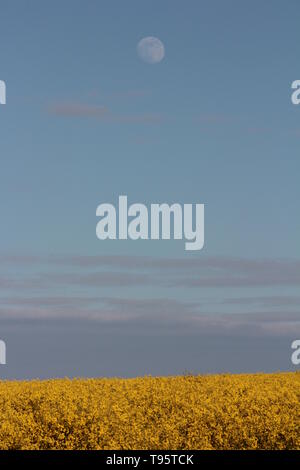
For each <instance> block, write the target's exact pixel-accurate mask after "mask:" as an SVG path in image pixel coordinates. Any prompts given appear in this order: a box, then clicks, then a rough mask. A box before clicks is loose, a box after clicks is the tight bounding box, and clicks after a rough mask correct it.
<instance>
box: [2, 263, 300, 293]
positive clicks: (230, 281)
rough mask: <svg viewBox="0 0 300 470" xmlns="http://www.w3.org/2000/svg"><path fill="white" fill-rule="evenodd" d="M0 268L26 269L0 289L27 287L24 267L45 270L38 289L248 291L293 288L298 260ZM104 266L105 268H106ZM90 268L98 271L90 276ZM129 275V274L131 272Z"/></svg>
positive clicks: (38, 279)
mask: <svg viewBox="0 0 300 470" xmlns="http://www.w3.org/2000/svg"><path fill="white" fill-rule="evenodd" d="M0 264H1V265H13V266H16V265H19V266H20V267H22V266H23V268H26V270H27V271H26V273H25V274H24V276H25V278H26V279H20V278H18V279H8V278H7V277H5V278H2V279H1V277H0V287H1V286H2V287H9V286H11V287H14V286H18V285H22V283H25V284H26V283H29V284H30V282H31V281H30V279H29V277H30V274H29V273H28V267H29V266H30V264H31V265H32V266H35V267H36V266H39V265H40V267H41V269H47V272H46V273H45V272H44V273H43V272H42V273H40V274H39V275H35V276H34V277H33V278H32V282H33V283H34V282H36V283H37V286H41V285H43V284H45V283H47V282H51V284H55V283H60V284H62V283H64V284H66V285H78V284H83V285H90V286H101V285H102V286H120V287H122V286H133V287H134V285H145V286H146V285H149V286H151V285H160V286H161V287H165V288H189V289H199V288H202V287H203V288H216V289H217V288H247V287H249V288H251V287H261V288H263V287H277V286H291V287H297V286H299V283H300V260H289V259H246V258H234V257H221V256H220V257H198V258H177V259H176V258H154V257H143V256H140V257H139V256H114V255H111V256H110V255H104V256H85V255H82V256H80V255H76V256H70V255H67V256H49V257H40V258H38V257H30V256H27V257H24V256H20V257H18V256H16V255H15V256H8V255H3V256H1V257H0ZM43 265H44V267H43ZM50 266H51V269H52V268H53V269H56V270H58V269H59V270H61V269H66V268H68V269H69V268H70V267H72V269H76V270H77V271H76V273H73V272H71V273H69V274H68V273H62V272H60V271H58V272H49V269H50ZM107 268H109V270H107ZM95 270H97V271H96V272H95ZM133 271H134V272H133Z"/></svg>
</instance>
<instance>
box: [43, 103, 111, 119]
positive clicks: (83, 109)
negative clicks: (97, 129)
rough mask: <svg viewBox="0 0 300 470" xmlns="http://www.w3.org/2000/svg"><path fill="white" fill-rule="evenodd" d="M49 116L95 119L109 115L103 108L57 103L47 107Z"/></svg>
mask: <svg viewBox="0 0 300 470" xmlns="http://www.w3.org/2000/svg"><path fill="white" fill-rule="evenodd" d="M48 111H49V113H50V114H53V115H55V116H62V117H96V118H101V117H105V116H107V114H108V113H109V111H108V109H107V108H106V107H105V106H95V105H89V104H78V103H58V104H54V105H52V106H50V107H49V109H48Z"/></svg>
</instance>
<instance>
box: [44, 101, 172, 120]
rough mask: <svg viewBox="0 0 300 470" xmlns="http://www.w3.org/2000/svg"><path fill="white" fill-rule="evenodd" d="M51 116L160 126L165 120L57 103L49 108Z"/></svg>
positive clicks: (160, 117) (96, 106)
mask: <svg viewBox="0 0 300 470" xmlns="http://www.w3.org/2000/svg"><path fill="white" fill-rule="evenodd" d="M47 111H48V113H49V114H50V115H53V116H57V117H64V118H95V119H98V120H101V121H103V122H107V123H121V124H122V123H123V124H135V123H136V124H160V123H161V122H162V121H163V118H162V116H161V115H160V114H158V113H143V114H130V113H114V112H112V111H110V110H109V109H108V108H107V107H105V106H98V105H91V104H83V103H56V104H53V105H50V106H49V107H48V108H47Z"/></svg>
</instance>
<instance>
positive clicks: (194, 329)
mask: <svg viewBox="0 0 300 470" xmlns="http://www.w3.org/2000/svg"><path fill="white" fill-rule="evenodd" d="M0 8H1V11H0V17H1V30H0V57H1V62H0V79H1V80H5V82H6V85H7V105H6V106H0V137H1V139H0V159H1V172H0V201H1V202H0V211H1V221H2V223H1V247H0V254H1V265H0V321H2V328H1V330H0V337H1V338H2V339H4V340H6V342H7V348H8V364H7V366H5V367H2V369H1V373H2V374H3V375H4V376H7V377H10V378H11V377H23V376H26V377H34V376H55V375H99V374H104V375H115V374H118V375H136V374H143V373H180V372H182V369H194V370H199V371H200V372H201V371H223V370H231V371H247V370H260V369H261V368H262V367H263V368H265V369H266V370H274V369H275V370H276V369H279V368H282V369H288V368H290V367H291V364H290V359H289V358H290V342H291V340H292V339H295V338H294V336H295V335H297V334H298V336H299V306H300V299H299V296H297V292H298V286H299V280H300V261H299V255H300V250H299V228H300V227H299V217H298V214H299V197H300V194H299V193H300V190H299V170H300V163H299V143H300V121H299V119H300V114H299V113H300V107H297V106H294V105H292V104H291V99H290V96H291V83H292V82H293V81H294V80H296V79H299V78H300V77H299V73H300V72H299V60H298V56H299V52H298V44H299V20H300V5H299V4H298V2H297V1H289V2H283V1H272V2H260V1H252V2H250V1H248V2H239V1H230V0H227V1H226V2H223V1H221V0H218V1H199V0H198V1H192V0H190V1H189V2H183V1H174V0H172V1H171V0H167V1H165V2H158V1H153V2H146V1H131V2H121V1H85V2H83V1H74V0H72V1H70V0H64V1H60V2H58V1H56V0H54V1H52V2H47V3H46V2H43V4H41V3H40V2H38V1H27V2H26V3H25V2H21V1H16V0H10V1H5V0H2V2H1V6H0ZM145 36H155V37H158V38H160V40H161V41H162V42H163V43H164V45H165V58H164V60H163V61H162V62H160V63H158V64H154V65H150V64H147V63H145V62H143V61H141V60H140V58H139V57H138V55H137V53H136V46H137V43H138V41H139V40H140V39H141V38H143V37H145ZM74 109H75V110H76V112H74ZM102 109H105V113H104V114H103V113H102V111H101V110H102ZM120 194H126V195H128V198H129V202H132V203H134V202H142V203H144V204H146V205H149V204H151V203H160V202H167V203H173V202H179V203H181V204H183V203H191V202H193V203H196V202H198V203H204V204H205V247H204V249H203V250H202V251H200V252H192V253H191V252H190V253H187V252H185V251H184V244H183V242H181V241H176V242H175V241H147V242H145V241H141V242H137V241H135V242H133V241H113V242H108V241H106V242H100V241H99V240H98V239H97V238H96V236H95V227H96V222H97V220H96V217H95V211H96V207H97V206H98V204H100V203H102V202H111V203H115V204H116V202H117V199H118V196H119V195H120ZM107 257H108V258H107ZM151 260H152V261H151ZM169 260H171V267H170V266H169V264H168V263H169ZM153 263H154V265H155V266H154V267H153ZM155 263H156V264H155ZM172 263H173V265H172ZM195 263H196V266H195V265H194V264H195ZM197 263H198V264H197ZM241 299H242V300H241ZM234 314H235V315H236V316H235V317H234V318H232V317H230V315H234ZM226 315H227V316H226ZM224 316H225V317H224ZM223 317H224V319H223ZM150 325H151V326H150ZM165 325H168V328H167V331H165V330H164V328H165ZM195 325H196V326H195ZM64 329H66V330H67V331H68V334H67V335H62V334H61V331H64ZM106 329H107V330H106ZM80 332H81V333H82V336H80V335H81V333H80ZM132 332H135V334H134V335H133V337H132ZM163 334H164V335H165V336H162V339H161V345H160V346H159V347H158V349H157V350H159V351H160V352H159V358H160V359H159V360H157V359H155V360H154V359H153V360H152V359H151V357H152V354H154V351H155V350H156V341H157V338H158V337H161V335H163ZM151 335H152V336H151ZM197 335H198V336H197ZM108 338H110V342H109V341H108ZM143 338H148V341H149V344H148V343H147V341H146V339H145V345H147V347H146V346H145V348H143V347H142V345H141V344H143ZM149 338H150V339H149ZM151 338H152V340H151ZM78 341H80V342H81V343H82V345H83V346H82V353H81V355H80V359H78V358H77V359H75V358H76V354H77V353H78V351H77V345H78ZM151 341H152V342H151ZM193 341H195V344H194V343H193ZM40 343H41V344H40ZM140 343H141V344H140ZM110 344H111V345H110ZM129 344H130V345H131V346H132V347H133V348H135V349H134V351H135V353H134V352H133V351H132V350H130V347H129V346H128V345H129ZM164 344H165V349H164V347H163V345H164ZM178 344H182V351H181V355H180V357H178V354H177V353H176V351H178V347H177V346H176V345H178ZM188 344H194V346H193V349H192V350H189V347H188ZM242 344H248V345H249V349H247V348H245V350H243V347H242ZM258 344H259V345H258ZM263 344H265V345H266V346H265V349H264V346H263ZM42 345H44V348H43V346H42ZM54 345H56V348H54ZM118 345H119V346H118ZM126 345H127V346H126ZM151 345H152V346H151ZM185 346H186V347H185ZM126 348H129V349H126ZM255 348H256V349H257V350H259V351H261V352H262V355H263V354H265V360H262V359H260V360H258V358H257V357H254V356H253V349H255ZM54 349H55V350H59V351H60V353H59V357H56V356H55V354H54V352H53V351H54ZM76 351H77V352H76ZM203 351H206V354H207V357H206V360H205V361H203V360H200V359H201V358H202V357H203ZM236 351H237V352H238V354H237V356H240V357H241V359H240V361H238V360H236V359H235V356H236ZM243 351H244V352H243ZM270 351H272V353H270ZM155 354H156V353H155ZM213 354H215V355H216V357H214V356H213ZM54 357H55V358H54ZM99 357H101V361H100V362H99ZM220 357H222V361H221V362H222V363H221V364H220V363H219V358H220ZM260 357H261V355H260ZM39 358H43V359H39ZM72 358H74V360H72ZM103 358H104V359H103ZM109 358H112V359H111V360H110V359H109ZM78 364H80V366H79V365H78ZM129 364H131V365H129ZM132 364H135V366H134V367H133V366H132ZM143 364H144V366H143ZM159 364H164V366H163V367H162V368H160V367H159Z"/></svg>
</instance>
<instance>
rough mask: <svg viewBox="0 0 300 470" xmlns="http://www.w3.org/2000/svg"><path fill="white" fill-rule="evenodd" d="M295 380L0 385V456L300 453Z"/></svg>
mask: <svg viewBox="0 0 300 470" xmlns="http://www.w3.org/2000/svg"><path fill="white" fill-rule="evenodd" d="M299 400H300V373H297V372H296V373H276V374H251V375H250V374H247V375H246V374H243V375H211V376H210V375H207V376H201V375H185V376H179V377H143V378H136V379H118V378H114V379H74V380H69V379H59V380H46V381H40V380H35V381H28V382H17V381H16V382H7V381H2V382H0V412H1V417H0V448H1V449H116V450H117V449H130V450H134V449H150V450H155V449H172V450H175V449H178V450H180V449H187V450H188V449H300V406H299Z"/></svg>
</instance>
